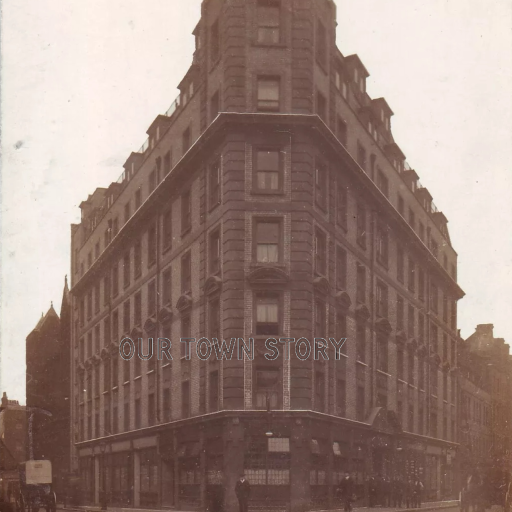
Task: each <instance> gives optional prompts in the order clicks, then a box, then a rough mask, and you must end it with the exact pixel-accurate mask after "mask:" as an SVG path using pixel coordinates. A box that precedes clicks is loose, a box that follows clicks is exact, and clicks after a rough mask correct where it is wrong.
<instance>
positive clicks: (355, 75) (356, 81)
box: [354, 68, 359, 84]
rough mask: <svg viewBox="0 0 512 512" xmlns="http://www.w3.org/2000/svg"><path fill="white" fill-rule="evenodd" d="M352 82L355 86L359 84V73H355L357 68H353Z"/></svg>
mask: <svg viewBox="0 0 512 512" xmlns="http://www.w3.org/2000/svg"><path fill="white" fill-rule="evenodd" d="M354 82H355V83H356V84H357V83H359V72H358V71H357V68H354Z"/></svg>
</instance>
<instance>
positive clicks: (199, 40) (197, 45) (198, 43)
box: [196, 34, 201, 50]
mask: <svg viewBox="0 0 512 512" xmlns="http://www.w3.org/2000/svg"><path fill="white" fill-rule="evenodd" d="M200 49H201V36H200V35H199V34H196V50H200Z"/></svg>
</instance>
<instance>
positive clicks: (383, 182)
mask: <svg viewBox="0 0 512 512" xmlns="http://www.w3.org/2000/svg"><path fill="white" fill-rule="evenodd" d="M377 186H378V187H379V189H380V191H381V192H382V193H383V194H384V195H385V196H386V197H389V181H388V179H387V178H386V176H385V174H384V173H383V172H382V171H381V170H380V169H377Z"/></svg>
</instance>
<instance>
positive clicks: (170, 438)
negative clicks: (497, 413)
mask: <svg viewBox="0 0 512 512" xmlns="http://www.w3.org/2000/svg"><path fill="white" fill-rule="evenodd" d="M394 419H395V417H394V413H392V412H388V411H386V410H384V409H376V411H375V412H374V414H373V415H372V416H371V417H370V419H369V423H359V422H353V421H349V420H344V419H341V418H336V417H332V416H328V415H325V414H320V413H314V412H309V411H293V412H291V411H287V412H283V411H272V412H271V413H267V412H255V411H240V412H233V411H230V412H221V413H216V414H212V415H208V416H203V417H200V418H195V419H190V420H187V421H181V422H176V423H173V424H167V425H161V426H158V427H152V428H151V429H143V430H139V431H136V432H130V433H126V434H122V435H119V436H115V437H112V438H106V439H102V440H96V441H91V442H88V443H82V444H80V445H79V446H77V449H78V453H77V454H78V461H79V472H80V480H81V482H82V500H81V501H82V504H84V505H86V504H96V505H99V504H102V503H105V502H106V504H108V506H110V507H116V506H117V507H134V508H149V509H153V508H177V509H179V510H185V509H191V510H193V509H202V510H204V509H205V508H206V507H207V506H208V505H210V506H211V504H212V502H213V501H215V500H222V501H223V502H224V510H236V509H237V508H236V507H237V503H236V496H235V493H234V487H235V483H236V480H237V478H238V477H239V475H240V473H241V472H244V473H245V475H246V477H247V478H248V480H249V482H250V483H251V487H252V492H251V502H252V503H251V508H255V509H258V508H261V509H273V510H287V511H288V510H290V511H292V512H295V511H299V510H300V511H301V512H302V511H304V510H311V509H324V508H334V507H335V506H337V505H338V504H337V503H336V500H335V490H336V486H337V484H338V482H339V480H340V478H342V476H343V475H344V473H346V472H349V473H351V474H352V475H353V477H354V479H355V482H356V487H357V494H358V495H359V496H361V504H364V503H365V499H366V496H367V490H368V489H367V488H368V479H369V478H370V477H371V476H372V475H374V476H377V475H379V476H381V477H382V478H386V477H388V478H392V477H394V476H397V477H400V478H403V479H409V478H413V477H419V478H420V479H421V480H422V481H423V482H424V485H425V498H426V499H433V500H435V499H439V498H440V497H441V496H442V494H446V493H444V492H443V487H445V488H446V487H447V486H453V476H452V475H453V472H452V471H451V468H450V458H451V450H452V449H453V445H448V444H446V443H444V442H442V441H439V440H435V439H431V438H427V437H423V436H414V435H411V434H406V433H402V432H401V430H400V429H399V425H397V422H396V421H394ZM445 490H446V489H445ZM454 494H455V493H454Z"/></svg>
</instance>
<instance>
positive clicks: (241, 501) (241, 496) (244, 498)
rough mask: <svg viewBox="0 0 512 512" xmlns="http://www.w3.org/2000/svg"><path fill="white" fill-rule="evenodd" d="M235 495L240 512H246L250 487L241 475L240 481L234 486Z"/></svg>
mask: <svg viewBox="0 0 512 512" xmlns="http://www.w3.org/2000/svg"><path fill="white" fill-rule="evenodd" d="M235 494H236V497H237V498H238V506H239V507H240V512H248V510H249V495H250V494H251V485H250V484H249V481H248V480H247V479H246V478H245V475H244V474H243V473H242V474H241V475H240V479H239V480H238V481H237V482H236V484H235Z"/></svg>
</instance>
